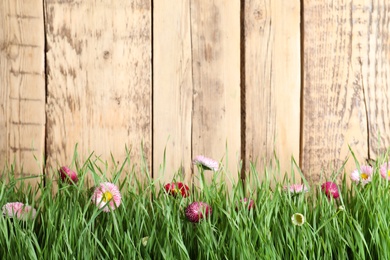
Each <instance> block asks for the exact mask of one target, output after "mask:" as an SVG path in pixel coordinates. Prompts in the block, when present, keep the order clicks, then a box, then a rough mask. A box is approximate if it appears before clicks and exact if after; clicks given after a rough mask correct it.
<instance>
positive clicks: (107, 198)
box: [103, 191, 112, 202]
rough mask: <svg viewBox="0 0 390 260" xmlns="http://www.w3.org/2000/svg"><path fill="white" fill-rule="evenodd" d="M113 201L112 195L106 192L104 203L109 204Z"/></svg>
mask: <svg viewBox="0 0 390 260" xmlns="http://www.w3.org/2000/svg"><path fill="white" fill-rule="evenodd" d="M111 199H112V193H111V192H109V191H106V192H105V193H103V201H104V202H109V201H110V200H111Z"/></svg>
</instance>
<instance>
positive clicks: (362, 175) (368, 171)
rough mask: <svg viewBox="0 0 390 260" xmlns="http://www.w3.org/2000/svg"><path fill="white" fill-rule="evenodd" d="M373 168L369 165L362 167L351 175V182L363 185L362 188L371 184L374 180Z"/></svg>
mask: <svg viewBox="0 0 390 260" xmlns="http://www.w3.org/2000/svg"><path fill="white" fill-rule="evenodd" d="M372 173H373V168H372V167H371V166H368V165H362V166H360V170H359V169H356V170H354V171H353V172H352V173H351V180H352V181H354V182H355V183H356V184H359V183H361V184H362V186H364V185H366V184H367V183H369V182H371V179H372Z"/></svg>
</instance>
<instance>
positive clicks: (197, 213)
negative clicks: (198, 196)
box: [185, 202, 212, 223]
mask: <svg viewBox="0 0 390 260" xmlns="http://www.w3.org/2000/svg"><path fill="white" fill-rule="evenodd" d="M211 213H212V208H211V207H210V205H209V204H207V203H205V202H193V203H191V204H190V205H189V206H188V207H187V208H186V210H185V214H186V218H187V219H188V220H189V221H191V222H194V223H197V222H199V221H200V220H201V219H203V218H206V217H207V216H209V215H211ZM203 214H204V215H203Z"/></svg>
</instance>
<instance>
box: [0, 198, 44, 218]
mask: <svg viewBox="0 0 390 260" xmlns="http://www.w3.org/2000/svg"><path fill="white" fill-rule="evenodd" d="M2 211H3V215H6V216H8V217H10V218H13V217H16V218H17V219H20V220H27V219H29V218H35V216H36V215H37V211H36V210H35V209H34V208H33V207H31V206H28V205H24V204H23V203H21V202H10V203H7V204H5V205H4V206H3V207H2Z"/></svg>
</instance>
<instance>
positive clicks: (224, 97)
mask: <svg viewBox="0 0 390 260" xmlns="http://www.w3.org/2000/svg"><path fill="white" fill-rule="evenodd" d="M154 10H155V11H154V19H155V20H154V70H153V71H154V149H155V151H154V160H155V165H154V169H155V173H156V174H157V175H155V176H156V177H157V176H159V173H158V169H159V165H160V164H161V163H162V158H163V153H164V148H166V153H167V154H166V155H167V156H166V171H165V175H164V181H170V180H171V178H172V176H173V175H174V173H175V172H177V171H178V169H180V168H181V169H182V170H183V171H184V175H185V176H184V179H185V180H187V181H189V179H190V178H191V161H192V159H193V157H194V156H196V155H199V154H203V155H205V156H208V157H211V158H214V159H215V160H221V159H222V158H224V159H225V158H226V157H228V158H229V162H230V165H229V170H230V173H231V175H233V176H234V178H237V159H239V156H240V5H239V1H237V0H235V1H229V2H228V3H227V2H226V1H180V3H178V2H177V1H168V0H167V1H156V2H155V6H154ZM226 143H227V145H228V151H229V152H228V154H225V152H226V147H225V145H226ZM209 177H210V176H209Z"/></svg>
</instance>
